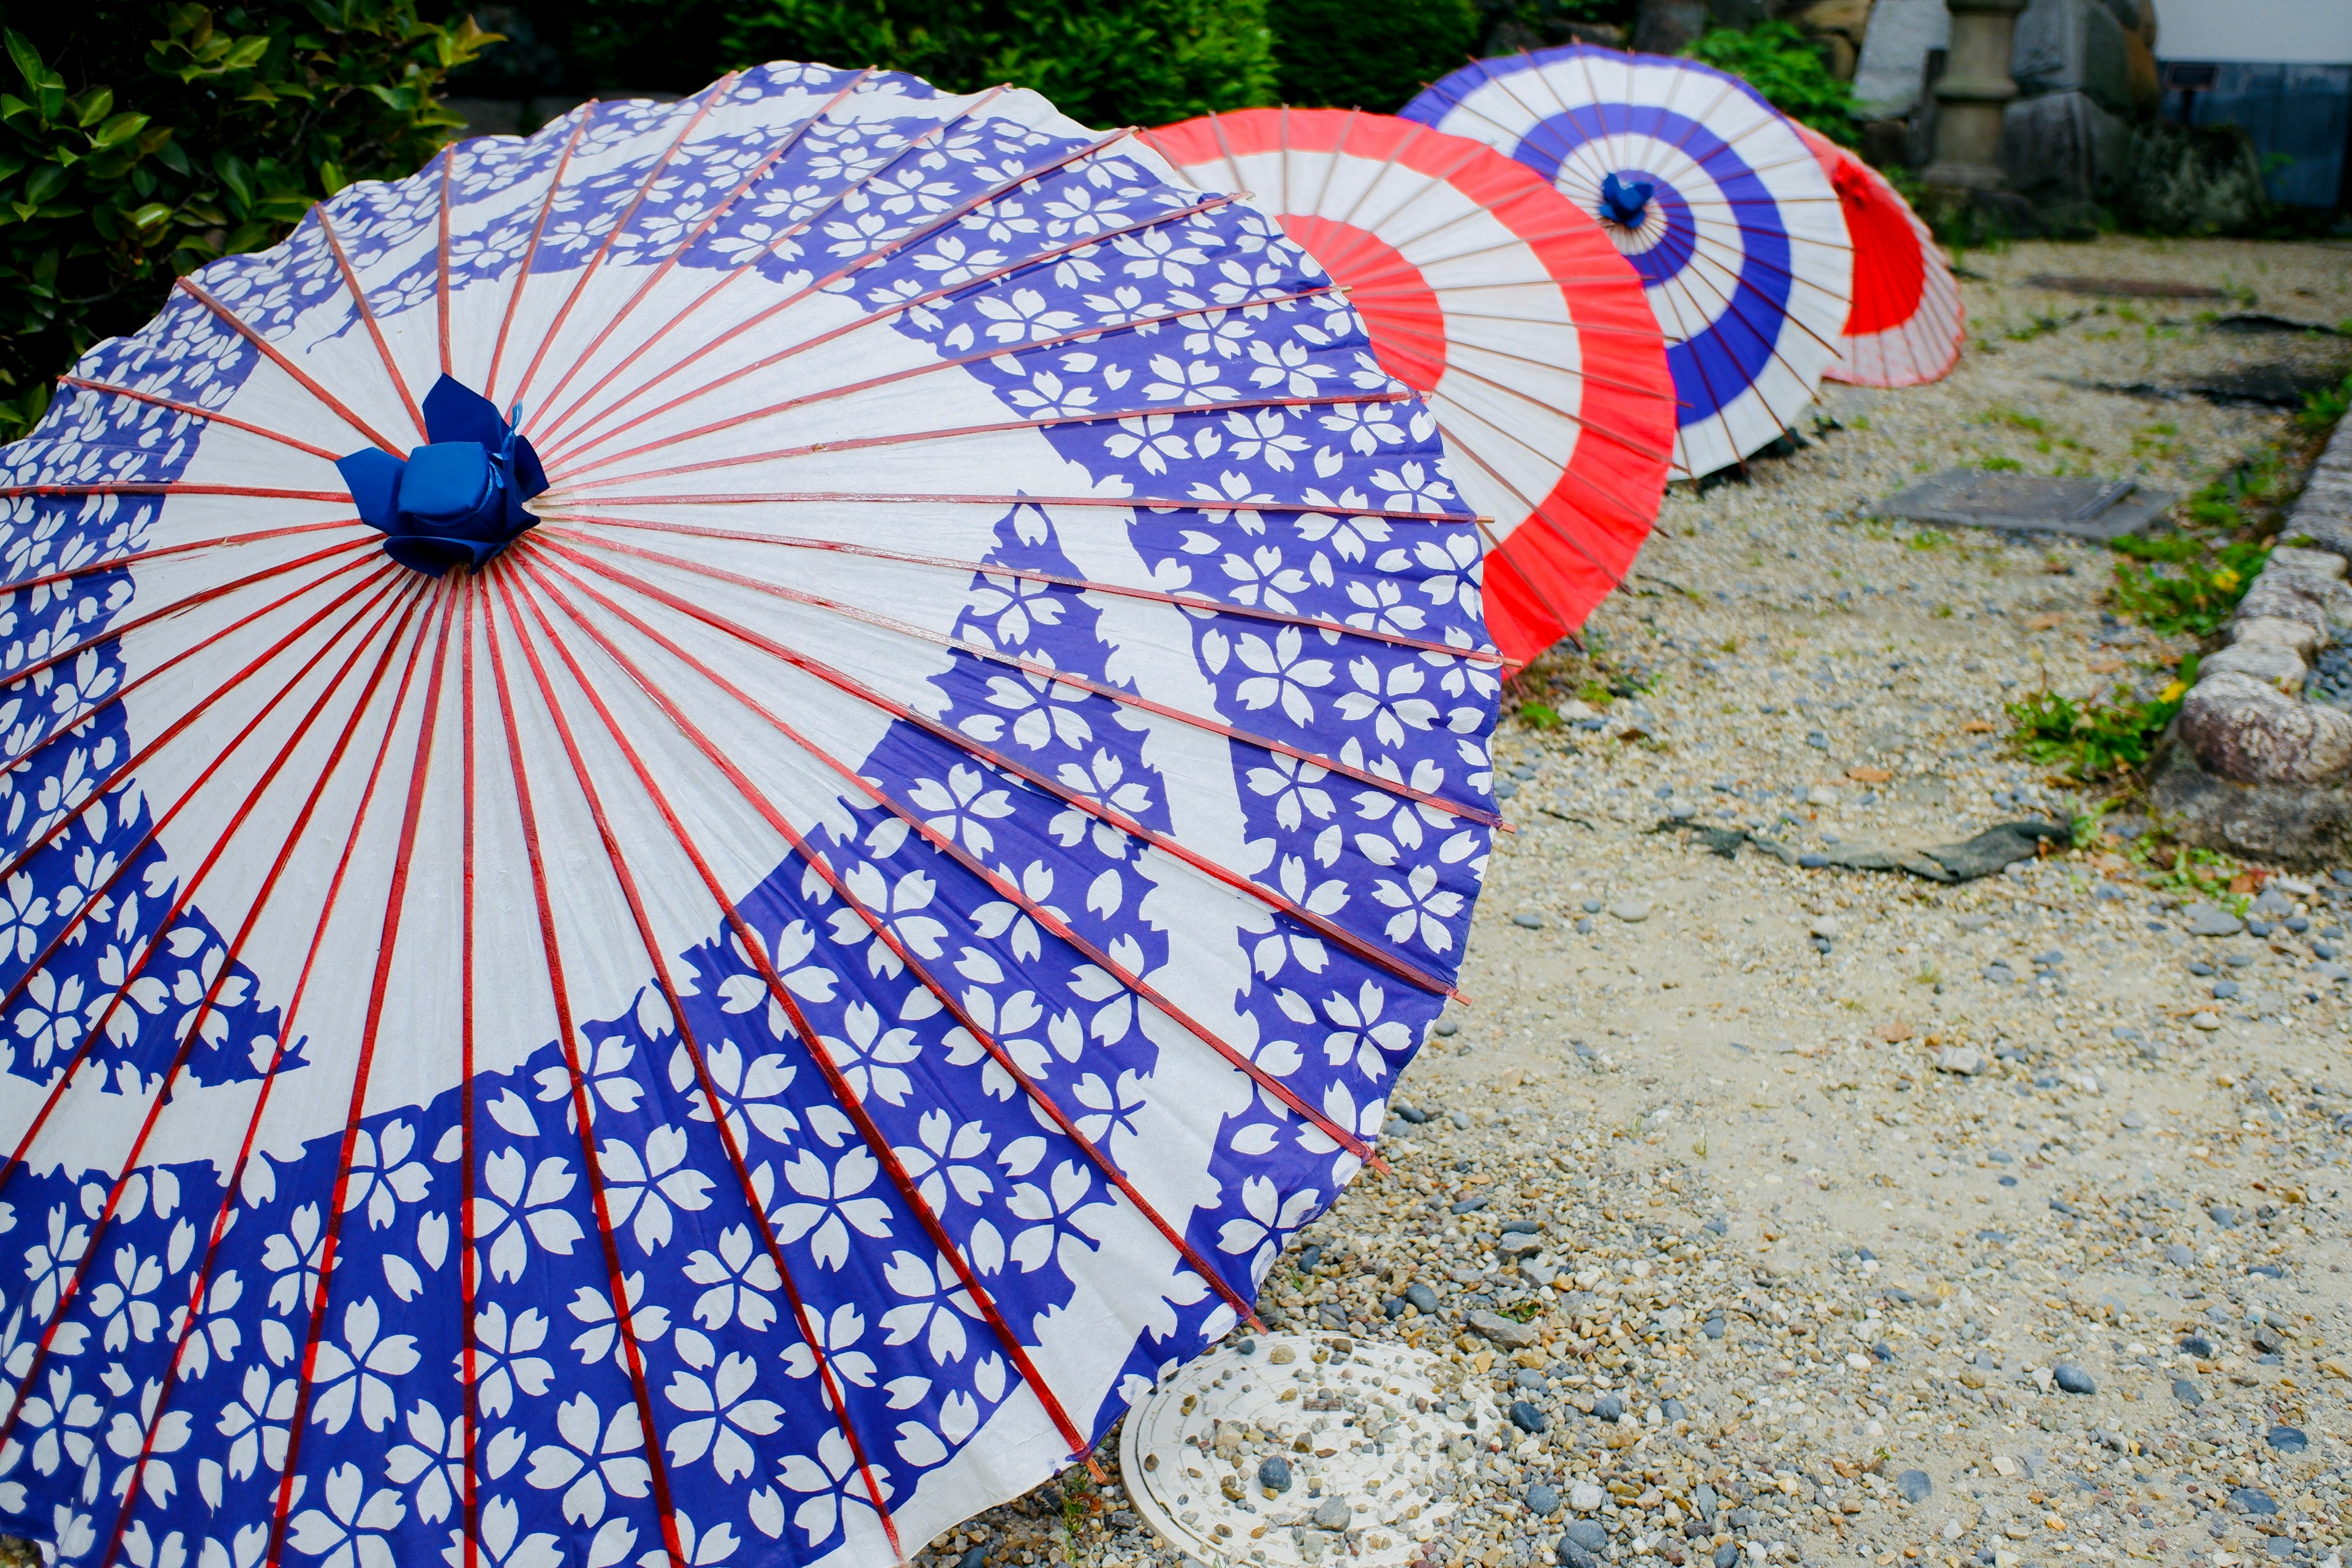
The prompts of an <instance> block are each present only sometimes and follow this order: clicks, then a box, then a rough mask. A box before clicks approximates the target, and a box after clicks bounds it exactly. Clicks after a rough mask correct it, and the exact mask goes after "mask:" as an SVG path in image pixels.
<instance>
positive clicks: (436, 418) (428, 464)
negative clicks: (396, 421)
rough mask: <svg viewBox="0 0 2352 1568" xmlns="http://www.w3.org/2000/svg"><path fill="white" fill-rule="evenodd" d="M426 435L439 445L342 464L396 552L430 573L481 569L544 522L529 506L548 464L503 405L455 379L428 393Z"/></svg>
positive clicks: (376, 450) (370, 519)
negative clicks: (507, 417)
mask: <svg viewBox="0 0 2352 1568" xmlns="http://www.w3.org/2000/svg"><path fill="white" fill-rule="evenodd" d="M425 435H426V436H428V437H431V441H430V444H428V445H426V446H423V447H415V448H414V449H413V450H411V451H410V453H409V454H408V456H407V457H406V458H395V457H394V456H393V455H392V454H391V453H389V452H387V451H384V450H383V448H381V447H368V448H366V449H365V450H364V451H359V452H353V453H352V455H351V456H350V457H348V458H338V459H337V460H336V462H335V467H336V468H337V469H339V470H340V471H341V474H342V476H343V482H344V483H345V484H347V485H349V486H350V487H351V489H352V500H353V501H354V502H355V503H357V505H358V507H359V509H360V518H361V520H362V521H364V522H365V523H366V524H367V525H368V526H369V527H371V528H373V529H377V530H379V531H382V532H383V552H384V553H385V554H386V555H389V556H391V557H392V558H393V559H394V561H397V562H399V563H401V564H402V565H403V566H405V567H407V568H408V569H409V570H410V571H412V572H422V573H424V574H425V575H426V576H428V577H438V576H440V575H441V574H443V573H445V572H446V571H448V570H449V568H450V567H452V566H463V567H466V568H467V570H469V571H478V570H479V569H480V568H481V567H482V566H483V565H484V564H486V563H488V561H489V560H490V558H491V557H492V556H495V555H496V554H498V552H499V551H501V550H504V549H505V548H506V547H507V546H508V545H509V544H511V543H513V542H515V541H516V540H518V539H520V538H521V537H522V535H523V533H524V531H526V530H528V529H530V527H531V526H532V525H533V524H535V523H537V522H538V521H539V519H537V518H536V517H533V516H532V515H531V514H530V512H527V511H525V510H523V504H522V503H523V502H525V501H527V500H530V498H531V497H533V496H535V495H537V494H539V492H540V491H541V490H543V489H546V488H547V470H546V469H544V468H541V467H540V464H539V454H538V453H537V452H534V451H532V450H531V449H530V442H529V441H527V440H525V439H524V438H523V437H521V436H520V434H519V433H517V432H516V430H515V429H514V427H513V426H511V425H509V424H508V422H507V421H506V420H505V419H504V418H502V417H501V416H499V409H498V405H496V404H494V403H492V402H491V401H490V400H489V399H488V398H487V397H484V396H483V395H481V394H480V393H478V392H476V391H475V390H474V389H473V388H471V387H469V386H467V385H465V384H462V383H460V382H458V381H456V380H454V379H452V378H451V377H449V376H446V375H445V376H443V377H442V378H441V379H440V380H439V381H437V382H436V383H434V384H433V390H432V391H430V392H428V393H426V394H425Z"/></svg>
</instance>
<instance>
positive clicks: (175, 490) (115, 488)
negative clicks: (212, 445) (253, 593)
mask: <svg viewBox="0 0 2352 1568" xmlns="http://www.w3.org/2000/svg"><path fill="white" fill-rule="evenodd" d="M0 496H242V497H244V498H245V499H247V500H317V501H329V502H331V503H333V504H335V505H337V506H349V505H350V504H351V500H352V492H351V491H350V490H348V489H341V490H288V489H272V488H270V487H268V486H266V485H214V484H192V483H189V482H187V481H184V480H181V479H115V480H106V481H100V482H99V483H96V484H87V485H77V484H59V485H0Z"/></svg>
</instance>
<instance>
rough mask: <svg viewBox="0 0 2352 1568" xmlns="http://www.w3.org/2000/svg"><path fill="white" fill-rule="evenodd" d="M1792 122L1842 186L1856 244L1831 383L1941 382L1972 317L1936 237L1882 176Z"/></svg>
mask: <svg viewBox="0 0 2352 1568" xmlns="http://www.w3.org/2000/svg"><path fill="white" fill-rule="evenodd" d="M1789 123H1790V125H1791V126H1792V127H1794V128H1795V130H1796V132H1797V134H1798V135H1800V136H1801V137H1803V138H1804V140H1805V145H1806V146H1808V147H1810V148H1811V149H1812V152H1813V156H1814V157H1815V158H1816V159H1818V160H1819V161H1820V163H1821V165H1822V172H1823V173H1825V174H1828V175H1829V177H1830V184H1832V185H1833V186H1835V187H1836V188H1837V194H1838V201H1839V202H1840V203H1841V204H1842V205H1843V206H1844V208H1845V227H1846V233H1847V234H1848V235H1850V236H1851V237H1853V309H1852V310H1851V311H1849V312H1848V314H1847V316H1846V319H1845V335H1844V339H1843V342H1841V343H1840V344H1839V349H1838V357H1837V360H1836V362H1835V363H1832V365H1831V366H1830V368H1829V371H1828V373H1827V374H1828V377H1829V379H1830V380H1832V381H1850V382H1853V384H1856V385H1858V386H1919V385H1922V384H1926V383H1927V382H1931V381H1937V380H1941V379H1942V378H1943V377H1944V376H1945V375H1947V374H1949V373H1950V371H1951V368H1952V367H1953V366H1954V365H1956V364H1958V363H1959V361H1960V344H1961V343H1962V342H1965V341H1966V339H1967V337H1968V314H1967V311H1966V310H1964V309H1963V308H1962V307H1961V304H1960V286H1959V283H1958V280H1957V279H1954V278H1953V277H1952V269H1951V268H1950V267H1949V266H1948V265H1947V264H1946V262H1945V260H1944V252H1943V248H1942V247H1940V246H1938V245H1937V243H1936V237H1935V235H1934V233H1933V232H1932V231H1930V230H1929V229H1928V227H1927V225H1926V224H1924V223H1922V222H1920V221H1919V215H1918V214H1917V213H1915V212H1913V211H1912V210H1911V204H1910V203H1909V202H1906V201H1905V200H1904V199H1903V193H1902V192H1900V191H1898V190H1896V189H1895V187H1894V186H1893V185H1892V184H1888V183H1887V179H1886V176H1885V175H1884V174H1880V173H1879V172H1878V171H1877V170H1875V169H1874V168H1872V167H1871V166H1870V165H1869V164H1867V163H1864V162H1863V161H1862V160H1861V159H1859V158H1857V157H1855V156H1854V155H1853V153H1849V152H1847V151H1846V150H1845V149H1844V148H1843V147H1841V146H1839V145H1838V144H1837V143H1836V142H1832V141H1831V140H1830V139H1829V138H1828V137H1826V136H1824V135H1822V133H1821V132H1818V131H1815V130H1814V129H1813V128H1812V127H1811V126H1809V125H1804V124H1801V123H1799V122H1798V121H1793V120H1792V121H1790V122H1789Z"/></svg>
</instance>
